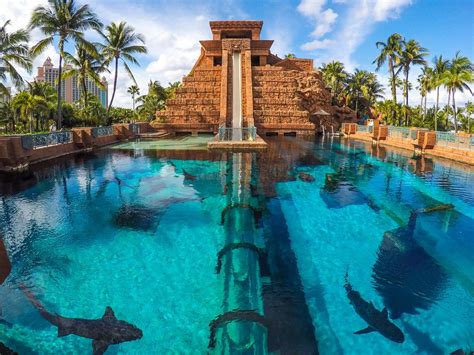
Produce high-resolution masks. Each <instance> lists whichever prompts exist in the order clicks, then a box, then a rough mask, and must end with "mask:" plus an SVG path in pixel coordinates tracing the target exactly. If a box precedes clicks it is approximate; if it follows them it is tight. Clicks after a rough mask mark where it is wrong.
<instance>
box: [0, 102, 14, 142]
mask: <svg viewBox="0 0 474 355" xmlns="http://www.w3.org/2000/svg"><path fill="white" fill-rule="evenodd" d="M0 121H1V122H3V123H4V125H5V133H7V132H8V130H9V128H11V130H12V131H13V132H14V131H15V112H14V109H13V106H12V101H11V97H10V95H4V100H0Z"/></svg>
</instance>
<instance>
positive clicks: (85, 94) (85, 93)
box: [82, 78, 87, 108]
mask: <svg viewBox="0 0 474 355" xmlns="http://www.w3.org/2000/svg"><path fill="white" fill-rule="evenodd" d="M82 93H83V95H84V108H87V85H86V78H82Z"/></svg>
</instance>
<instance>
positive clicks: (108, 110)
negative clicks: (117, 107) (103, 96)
mask: <svg viewBox="0 0 474 355" xmlns="http://www.w3.org/2000/svg"><path fill="white" fill-rule="evenodd" d="M118 61H119V59H118V57H115V75H114V91H113V92H112V98H111V99H110V104H109V107H107V115H108V114H109V112H110V108H111V107H112V103H113V102H114V97H115V90H116V89H117V74H118Z"/></svg>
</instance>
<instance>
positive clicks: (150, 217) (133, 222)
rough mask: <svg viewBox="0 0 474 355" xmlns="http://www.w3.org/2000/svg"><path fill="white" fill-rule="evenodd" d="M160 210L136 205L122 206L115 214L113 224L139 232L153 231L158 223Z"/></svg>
mask: <svg viewBox="0 0 474 355" xmlns="http://www.w3.org/2000/svg"><path fill="white" fill-rule="evenodd" d="M160 214H161V210H157V209H154V208H150V207H147V206H143V205H138V204H124V205H122V207H120V209H119V210H118V212H117V213H116V214H115V218H114V221H115V224H116V225H117V226H119V227H125V228H130V229H135V230H141V231H153V230H155V229H156V227H157V224H158V222H159V220H158V217H159V216H160Z"/></svg>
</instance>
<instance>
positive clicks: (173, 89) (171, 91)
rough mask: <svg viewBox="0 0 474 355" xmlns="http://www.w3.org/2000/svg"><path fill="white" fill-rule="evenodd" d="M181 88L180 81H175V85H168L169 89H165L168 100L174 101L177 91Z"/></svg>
mask: <svg viewBox="0 0 474 355" xmlns="http://www.w3.org/2000/svg"><path fill="white" fill-rule="evenodd" d="M180 87H181V82H180V81H175V82H174V83H168V87H167V88H165V91H166V99H174V97H175V96H176V90H178V89H179V88H180Z"/></svg>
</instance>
